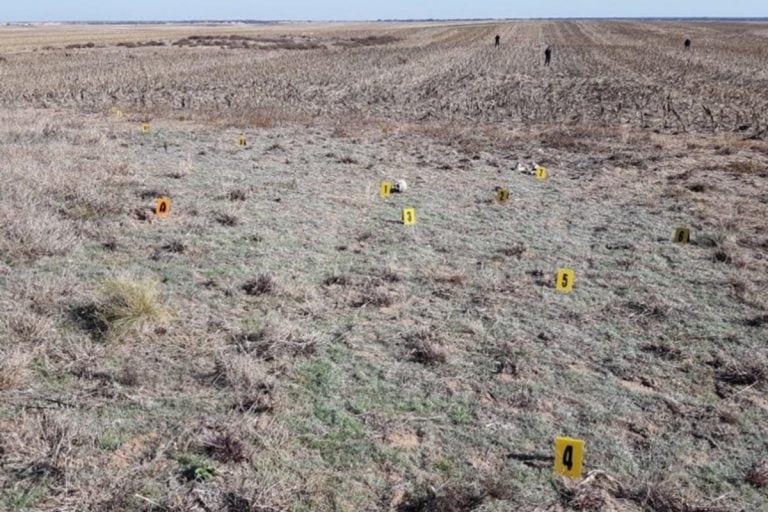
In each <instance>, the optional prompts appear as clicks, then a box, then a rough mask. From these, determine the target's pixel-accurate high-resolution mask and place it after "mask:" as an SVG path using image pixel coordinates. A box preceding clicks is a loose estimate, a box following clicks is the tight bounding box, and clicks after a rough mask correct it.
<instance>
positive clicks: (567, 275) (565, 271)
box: [555, 268, 576, 293]
mask: <svg viewBox="0 0 768 512" xmlns="http://www.w3.org/2000/svg"><path fill="white" fill-rule="evenodd" d="M575 280H576V271H575V270H572V269H570V268H561V269H559V270H558V271H557V278H556V280H555V288H557V290H558V291H560V292H563V293H571V292H572V291H573V282H574V281H575Z"/></svg>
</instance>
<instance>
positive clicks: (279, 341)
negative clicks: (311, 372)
mask: <svg viewBox="0 0 768 512" xmlns="http://www.w3.org/2000/svg"><path fill="white" fill-rule="evenodd" d="M234 343H235V345H236V346H237V348H238V350H239V351H240V352H243V353H246V354H250V355H252V356H256V357H258V358H259V359H261V360H262V361H274V360H276V359H281V358H294V357H301V356H309V355H312V354H314V353H315V350H316V349H317V339H316V338H315V337H314V336H312V335H306V334H304V333H301V332H299V331H298V330H296V329H295V328H294V327H291V326H289V325H286V324H274V323H266V324H265V325H264V326H263V327H262V328H260V329H256V330H253V331H250V332H244V333H240V334H239V335H238V336H236V337H235V338H234Z"/></svg>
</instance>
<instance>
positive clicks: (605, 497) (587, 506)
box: [555, 471, 730, 512]
mask: <svg viewBox="0 0 768 512" xmlns="http://www.w3.org/2000/svg"><path fill="white" fill-rule="evenodd" d="M555 487H556V488H557V490H558V491H559V494H560V497H561V500H562V502H563V504H564V505H565V506H568V507H571V508H572V509H574V510H622V509H623V508H624V507H623V506H622V505H621V503H622V502H626V501H629V502H633V503H634V504H636V505H638V506H639V507H641V508H642V509H643V510H649V511H650V510H653V511H654V512H730V510H729V509H728V508H725V507H721V506H717V505H706V504H700V503H697V502H696V501H697V500H695V499H694V498H692V497H691V496H689V495H688V493H687V492H686V491H685V490H684V489H681V488H679V487H677V486H675V485H673V484H671V483H669V482H658V483H643V484H639V485H633V486H627V485H625V484H623V483H622V482H619V481H618V480H617V479H615V478H613V477H612V476H610V475H608V474H607V473H605V472H603V471H592V472H590V473H589V474H588V475H587V477H586V478H584V480H582V481H580V482H571V481H565V480H557V481H556V482H555Z"/></svg>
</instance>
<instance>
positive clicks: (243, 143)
mask: <svg viewBox="0 0 768 512" xmlns="http://www.w3.org/2000/svg"><path fill="white" fill-rule="evenodd" d="M237 145H238V146H240V147H241V148H244V147H245V146H247V145H248V141H247V140H245V135H241V136H239V137H238V138H237Z"/></svg>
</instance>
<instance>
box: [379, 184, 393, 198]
mask: <svg viewBox="0 0 768 512" xmlns="http://www.w3.org/2000/svg"><path fill="white" fill-rule="evenodd" d="M391 195H392V182H391V181H382V182H381V183H380V184H379V197H381V198H382V199H386V198H388V197H389V196H391Z"/></svg>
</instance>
